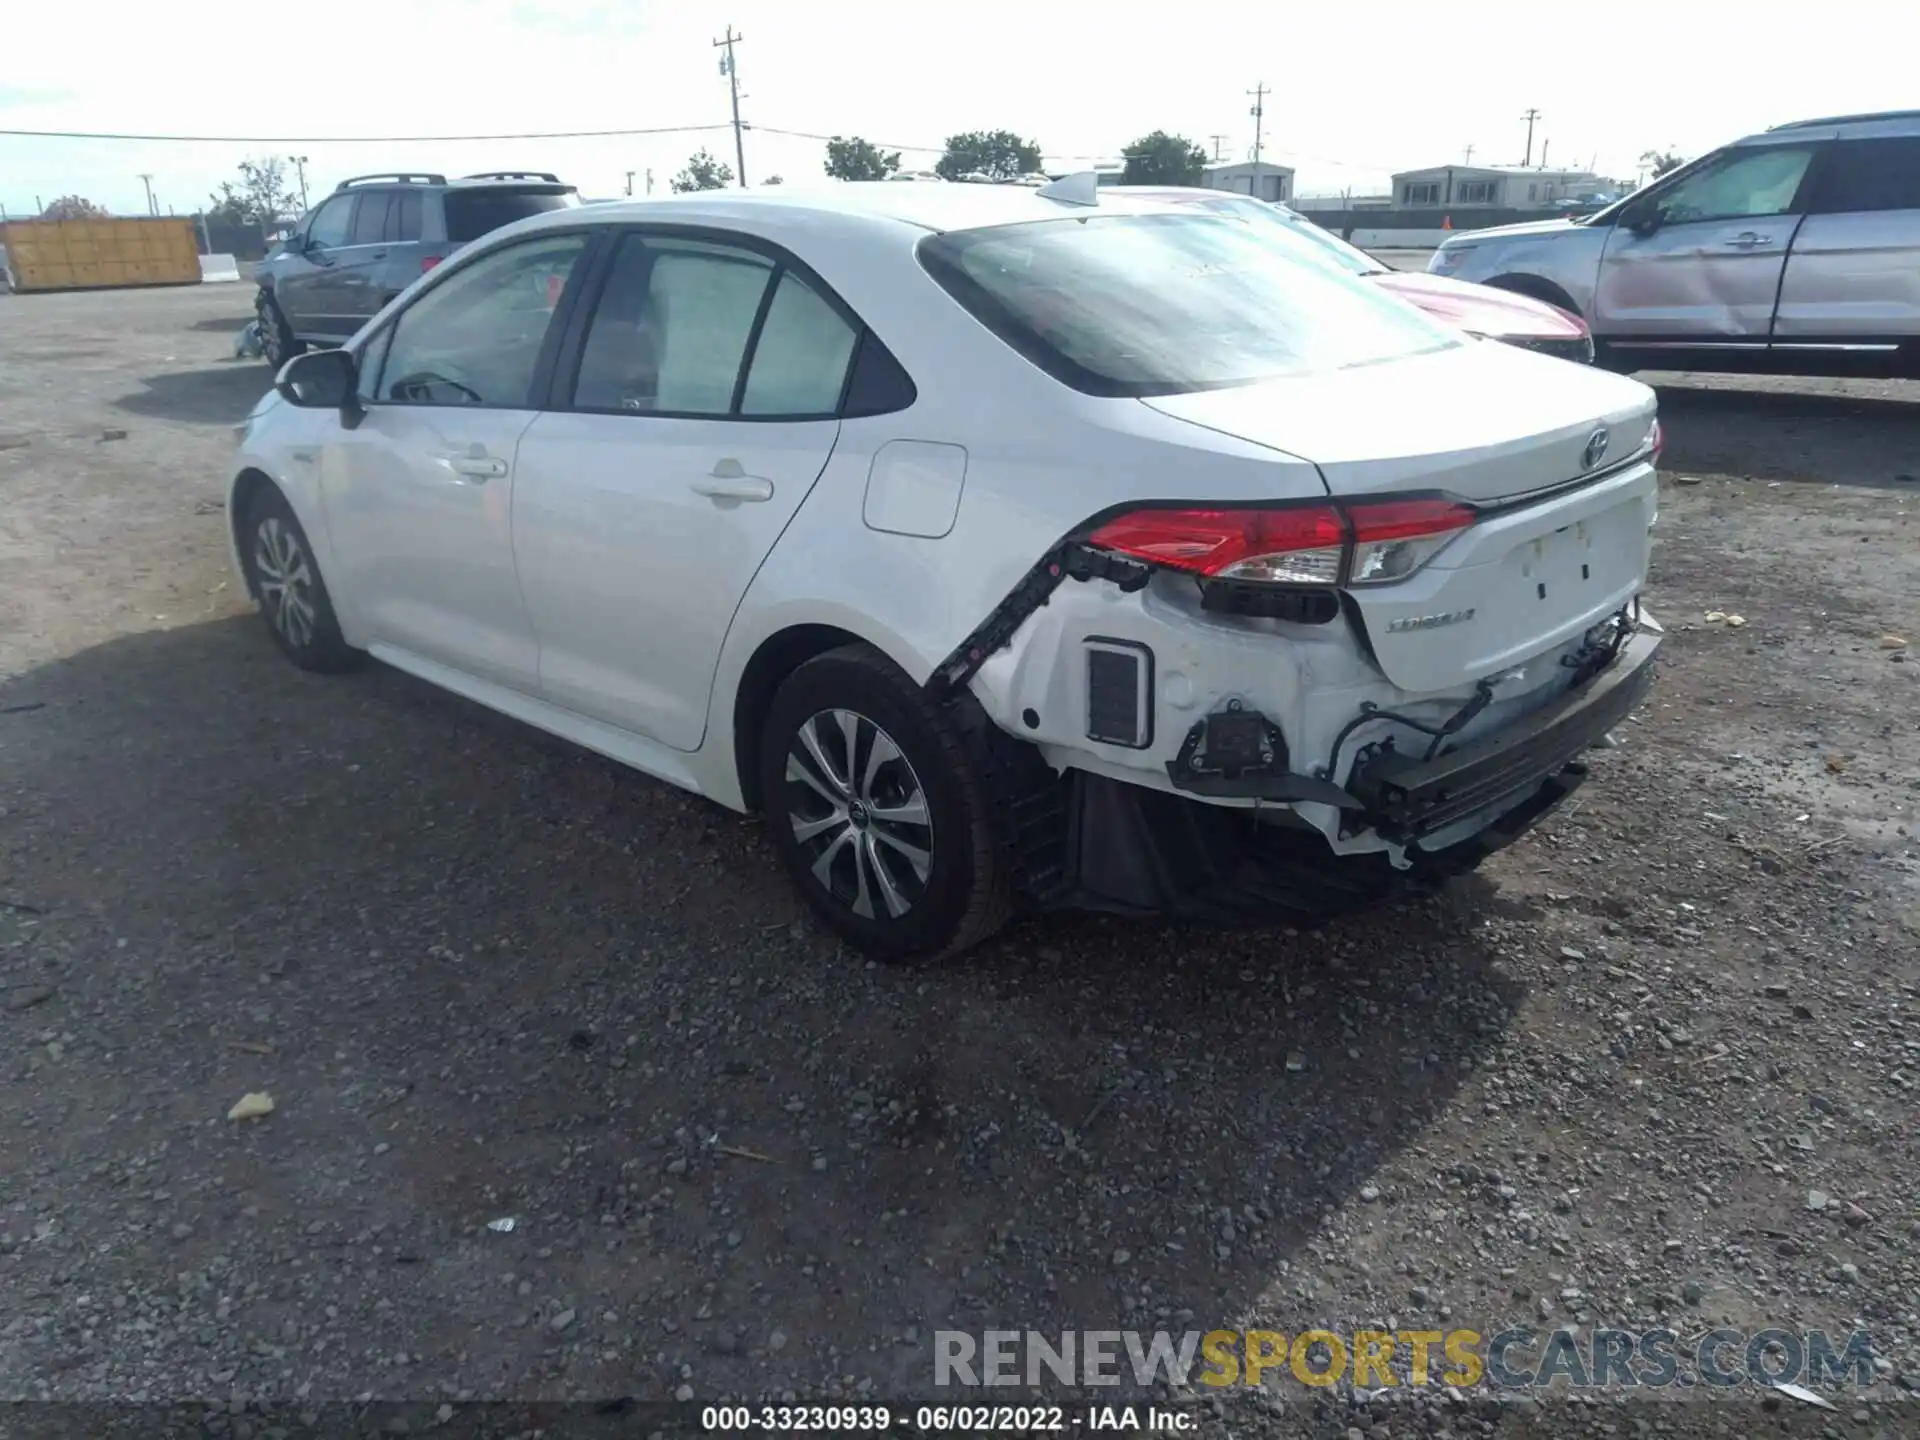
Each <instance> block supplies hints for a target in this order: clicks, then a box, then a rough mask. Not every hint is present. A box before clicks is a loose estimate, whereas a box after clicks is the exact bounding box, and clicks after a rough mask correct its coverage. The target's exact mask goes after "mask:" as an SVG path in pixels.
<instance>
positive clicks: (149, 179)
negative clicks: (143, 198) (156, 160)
mask: <svg viewBox="0 0 1920 1440" xmlns="http://www.w3.org/2000/svg"><path fill="white" fill-rule="evenodd" d="M140 183H141V184H142V185H144V186H146V187H147V214H149V215H158V214H159V213H160V211H159V210H158V209H157V208H156V207H155V206H154V203H153V176H151V175H149V174H145V173H143V174H142V175H141V176H140Z"/></svg>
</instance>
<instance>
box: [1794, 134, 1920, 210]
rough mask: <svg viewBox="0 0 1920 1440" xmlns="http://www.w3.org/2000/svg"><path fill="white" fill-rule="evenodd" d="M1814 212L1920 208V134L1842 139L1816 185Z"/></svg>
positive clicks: (1834, 148)
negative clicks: (1890, 137)
mask: <svg viewBox="0 0 1920 1440" xmlns="http://www.w3.org/2000/svg"><path fill="white" fill-rule="evenodd" d="M1812 210H1813V212H1814V213H1815V214H1826V215H1844V214H1848V213H1849V212H1854V211H1861V210H1920V136H1905V137H1902V138H1899V139H1887V140H1842V141H1840V142H1839V143H1838V144H1836V145H1835V146H1833V148H1832V149H1831V150H1829V151H1828V152H1827V158H1826V164H1825V168H1824V170H1823V171H1822V173H1821V175H1820V178H1819V179H1818V180H1817V181H1815V183H1814V199H1813V206H1812Z"/></svg>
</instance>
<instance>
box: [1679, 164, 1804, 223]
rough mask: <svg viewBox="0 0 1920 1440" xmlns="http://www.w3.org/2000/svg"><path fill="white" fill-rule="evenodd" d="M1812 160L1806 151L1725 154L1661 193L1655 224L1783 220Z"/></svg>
mask: <svg viewBox="0 0 1920 1440" xmlns="http://www.w3.org/2000/svg"><path fill="white" fill-rule="evenodd" d="M1812 158H1813V147H1812V146H1811V145H1768V146H1765V147H1762V148H1758V149H1742V150H1730V151H1728V152H1727V153H1726V154H1725V155H1724V156H1722V157H1721V158H1720V159H1719V160H1717V161H1715V162H1713V163H1711V164H1708V165H1705V166H1703V167H1702V168H1700V169H1699V170H1696V171H1694V172H1693V173H1692V174H1691V175H1688V176H1687V177H1686V178H1685V179H1682V180H1678V181H1676V182H1675V183H1674V184H1673V186H1672V187H1671V188H1669V189H1667V190H1665V191H1663V192H1662V193H1661V195H1660V196H1659V199H1658V201H1657V203H1658V205H1659V207H1660V221H1661V223H1662V224H1664V225H1679V224H1685V223H1687V222H1689V221H1696V220H1743V219H1747V218H1757V217H1760V216H1764V215H1785V214H1787V213H1789V212H1790V211H1791V210H1792V208H1793V199H1794V196H1795V195H1796V194H1798V193H1799V190H1800V182H1801V180H1802V179H1803V178H1804V177H1805V176H1806V173H1807V163H1808V161H1810V160H1811V159H1812Z"/></svg>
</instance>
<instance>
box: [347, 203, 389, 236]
mask: <svg viewBox="0 0 1920 1440" xmlns="http://www.w3.org/2000/svg"><path fill="white" fill-rule="evenodd" d="M386 230H387V196H386V195H385V194H374V195H362V196H361V197H360V208H359V209H357V210H355V211H354V212H353V238H352V241H351V242H350V243H352V244H355V245H378V244H379V243H380V242H381V240H383V239H384V238H385V237H386Z"/></svg>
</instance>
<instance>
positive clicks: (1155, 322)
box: [920, 213, 1460, 396]
mask: <svg viewBox="0 0 1920 1440" xmlns="http://www.w3.org/2000/svg"><path fill="white" fill-rule="evenodd" d="M1283 223H1284V222H1283ZM1310 253H1311V251H1309V250H1308V249H1307V248H1306V247H1305V246H1304V245H1287V246H1281V245H1276V244H1274V243H1273V239H1272V237H1270V236H1265V235H1263V234H1262V233H1261V231H1260V230H1259V229H1258V228H1256V227H1255V226H1252V225H1248V224H1244V223H1236V222H1234V221H1231V220H1228V219H1225V218H1224V217H1222V216H1220V215H1218V214H1192V213H1188V214H1177V215H1110V216H1087V217H1085V218H1076V219H1062V220H1040V221H1035V222H1032V223H1028V224H1022V225H1004V226H995V227H993V228H990V229H984V230H960V231H954V232H951V233H949V234H945V235H937V236H931V237H929V238H928V239H926V240H923V241H922V242H921V244H920V259H921V263H922V264H923V265H924V266H925V267H926V269H927V271H928V273H929V274H931V275H932V276H933V278H934V279H935V280H936V281H938V282H939V283H940V285H941V286H942V287H943V288H944V289H945V290H947V292H948V293H949V294H951V295H952V296H953V297H954V298H955V299H956V300H958V301H959V302H960V304H962V305H963V306H965V307H966V309H967V310H968V311H969V312H971V313H972V314H973V315H974V316H975V318H977V319H979V320H980V321H981V322H982V323H983V324H985V325H986V326H987V328H988V329H990V330H992V331H993V332H994V333H995V334H996V335H998V336H999V337H1000V338H1001V339H1002V340H1004V341H1006V342H1007V344H1009V345H1010V346H1012V347H1013V348H1014V349H1016V350H1018V351H1019V352H1020V353H1021V354H1023V355H1025V356H1026V357H1027V358H1028V359H1029V360H1031V361H1032V362H1033V363H1034V364H1036V365H1038V366H1039V367H1040V368H1041V369H1043V370H1045V371H1046V372H1047V373H1048V374H1050V375H1052V376H1054V377H1055V378H1056V379H1058V380H1060V381H1062V382H1063V383H1065V384H1068V385H1071V386H1073V387H1074V388H1075V389H1077V390H1081V391H1084V392H1085V393H1087V394H1090V395H1127V396H1146V395H1175V394H1181V393H1184V392H1187V391H1192V390H1210V389H1219V388H1222V387H1226V386H1232V385H1250V384H1254V383H1256V382H1258V381H1261V380H1271V379H1276V378H1279V377H1281V376H1286V375H1300V374H1308V373H1312V372H1316V371H1326V370H1341V369H1347V368H1350V367H1352V366H1356V365H1371V364H1377V363H1379V362H1382V361H1387V360H1397V359H1402V358H1404V357H1407V356H1410V355H1417V354H1423V353H1425V352H1428V351H1432V350H1442V349H1446V348H1448V347H1450V346H1453V345H1456V344H1459V343H1460V341H1459V339H1458V338H1457V337H1456V336H1455V335H1453V334H1452V333H1451V332H1450V331H1448V330H1446V329H1444V328H1442V327H1441V326H1439V325H1438V324H1436V323H1434V322H1432V321H1429V320H1427V319H1426V318H1425V317H1423V316H1422V315H1420V314H1419V313H1418V312H1417V311H1414V310H1413V309H1412V308H1411V307H1408V306H1405V305H1403V304H1401V303H1400V302H1398V301H1396V300H1394V299H1392V298H1391V297H1389V296H1387V295H1386V294H1384V293H1383V292H1381V291H1380V290H1378V289H1377V288H1376V287H1374V286H1372V285H1369V284H1363V283H1361V282H1360V281H1359V280H1357V279H1355V278H1353V277H1351V276H1348V275H1344V274H1341V273H1338V272H1337V271H1336V270H1335V269H1334V268H1333V267H1332V266H1331V265H1328V264H1325V263H1324V262H1310V263H1304V264H1303V263H1300V259H1299V257H1300V256H1302V255H1305V254H1310Z"/></svg>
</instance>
